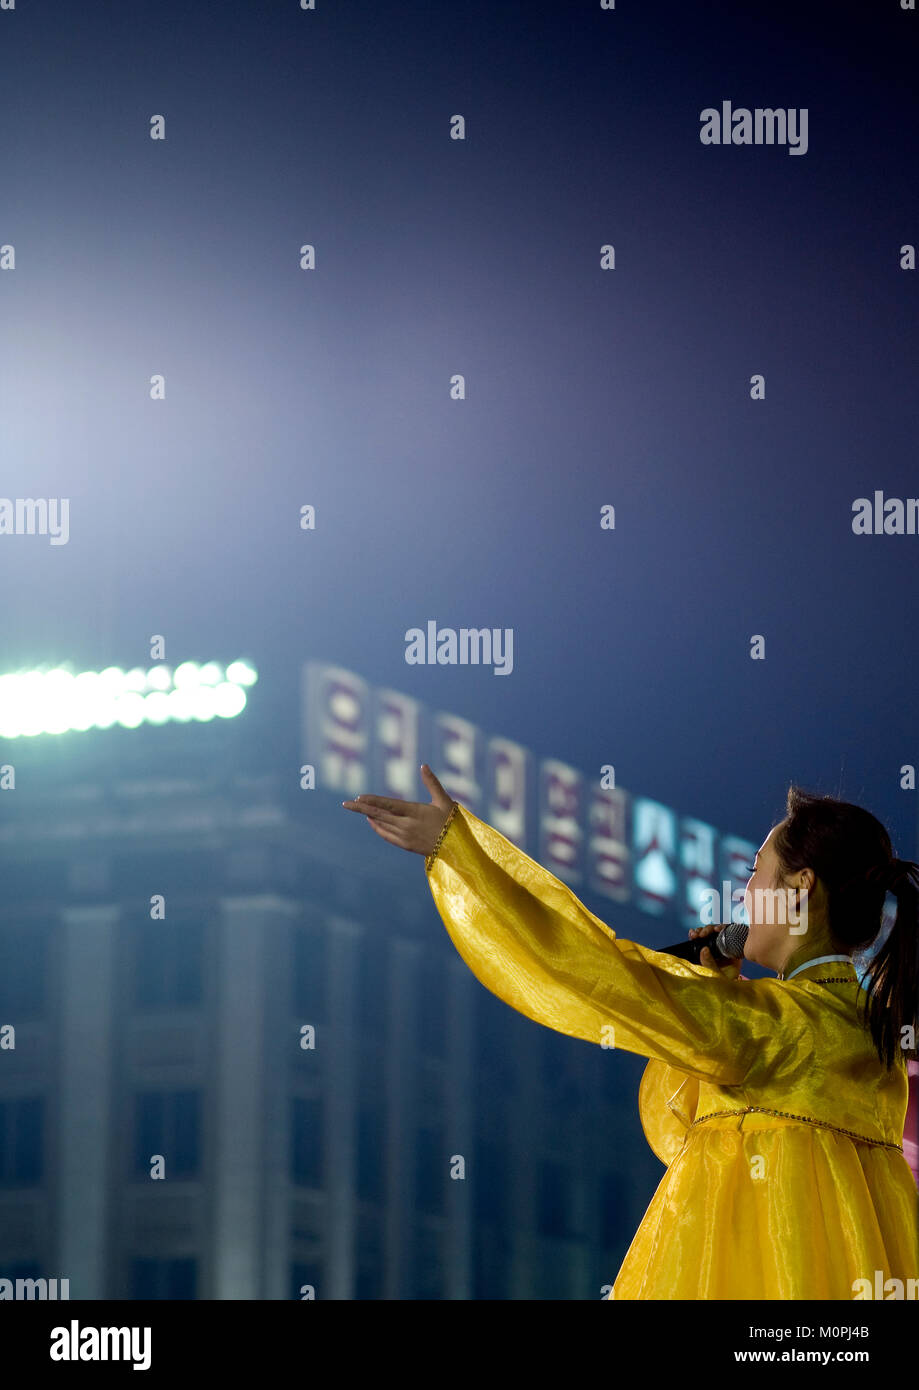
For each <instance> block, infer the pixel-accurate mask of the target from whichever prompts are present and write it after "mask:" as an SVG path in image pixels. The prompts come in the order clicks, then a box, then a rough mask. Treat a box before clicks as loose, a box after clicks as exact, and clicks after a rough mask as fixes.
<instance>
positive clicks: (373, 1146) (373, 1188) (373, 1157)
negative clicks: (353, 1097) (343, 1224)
mask: <svg viewBox="0 0 919 1390" xmlns="http://www.w3.org/2000/svg"><path fill="white" fill-rule="evenodd" d="M385 1163H386V1153H385V1149H384V1147H383V1107H382V1106H381V1105H368V1104H367V1103H366V1102H365V1103H363V1104H361V1105H360V1106H359V1107H358V1112H357V1199H358V1201H359V1202H377V1203H379V1202H382V1201H383V1194H384V1177H385V1171H384V1169H385Z"/></svg>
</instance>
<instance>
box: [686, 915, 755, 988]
mask: <svg viewBox="0 0 919 1390" xmlns="http://www.w3.org/2000/svg"><path fill="white" fill-rule="evenodd" d="M720 930H721V923H720V922H715V923H713V924H712V925H711V926H710V927H693V928H692V929H691V931H690V933H689V935H690V936H711V934H712V932H718V931H720ZM699 964H700V965H705V966H707V967H708V969H709V970H718V971H719V972H720V973H721V974H722V975H724V976H725V977H726V978H727V979H729V980H736V979H737V976H738V975H739V974H740V967H741V965H742V961H739V960H729V961H727V962H726V964H724V965H721V964H720V963H719V962H718V961H716V960H715V957H714V956H713V955H712V953H711V951H710V950H709V949H708V947H707V946H703V947H702V953H701V955H700V956H699Z"/></svg>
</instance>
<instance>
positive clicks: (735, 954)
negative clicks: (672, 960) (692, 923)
mask: <svg viewBox="0 0 919 1390" xmlns="http://www.w3.org/2000/svg"><path fill="white" fill-rule="evenodd" d="M749 932H750V928H749V927H748V925H747V923H746V922H728V924H727V926H724V927H722V928H721V929H720V930H719V931H717V932H709V934H708V936H694V937H692V938H691V939H690V940H689V941H679V942H677V944H676V946H661V948H660V949H661V951H662V953H663V954H664V955H665V956H679V957H680V959H681V960H688V961H692V963H693V964H694V965H700V964H701V961H700V960H699V957H700V956H701V954H702V948H703V947H704V946H707V947H708V949H709V950H710V951H711V953H712V955H713V956H714V957H715V960H716V961H717V962H718V964H719V965H726V964H727V962H728V961H734V960H743V948H744V946H745V945H746V941H747V936H748V935H749Z"/></svg>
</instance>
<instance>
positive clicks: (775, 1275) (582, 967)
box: [425, 802, 919, 1301]
mask: <svg viewBox="0 0 919 1390" xmlns="http://www.w3.org/2000/svg"><path fill="white" fill-rule="evenodd" d="M425 872H426V875H427V879H428V884H429V886H430V889H431V893H432V895H433V898H434V902H435V905H436V907H437V910H438V912H439V913H440V916H441V918H442V919H443V922H444V925H445V926H446V928H447V932H448V934H449V936H450V938H451V940H452V941H453V944H454V945H455V946H456V949H457V951H458V952H459V954H460V955H461V957H462V958H463V960H464V961H465V962H466V964H467V965H468V966H469V969H470V970H471V971H472V973H473V974H474V975H475V976H476V978H477V979H478V980H479V981H480V982H481V983H482V984H483V985H485V987H486V988H487V989H489V990H490V991H491V992H492V994H495V995H497V996H498V998H499V999H502V1000H504V1002H505V1003H506V1004H509V1005H510V1006H511V1007H512V1008H514V1009H516V1010H518V1012H520V1013H522V1014H525V1015H526V1017H527V1018H530V1019H533V1020H534V1021H535V1022H537V1023H541V1024H543V1025H544V1026H545V1027H547V1028H552V1029H554V1030H555V1031H556V1032H558V1033H566V1034H568V1035H569V1036H570V1037H575V1038H585V1039H587V1041H589V1042H594V1043H597V1044H598V1045H599V1046H607V1047H608V1046H615V1047H617V1048H621V1049H623V1050H624V1051H626V1052H633V1053H637V1054H638V1055H639V1056H642V1057H647V1058H648V1059H649V1061H648V1065H647V1067H646V1069H645V1072H644V1074H643V1077H642V1082H641V1086H640V1088H639V1111H640V1115H641V1122H642V1127H643V1129H644V1132H645V1135H646V1137H647V1140H648V1143H649V1144H650V1146H651V1148H652V1149H653V1151H654V1153H655V1154H656V1155H657V1156H658V1158H659V1159H660V1160H661V1162H662V1163H664V1164H665V1165H666V1166H667V1171H666V1173H665V1174H664V1176H663V1178H662V1179H661V1182H660V1185H659V1187H658V1188H657V1191H656V1192H655V1194H654V1196H653V1198H652V1200H651V1203H650V1205H649V1206H648V1209H647V1211H646V1212H645V1215H644V1217H643V1218H642V1221H641V1225H640V1226H639V1228H638V1231H637V1232H636V1234H635V1237H634V1239H633V1240H632V1243H631V1245H630V1246H629V1249H628V1251H627V1253H626V1255H625V1258H624V1260H623V1262H622V1265H621V1267H620V1269H619V1273H618V1275H617V1277H616V1280H615V1283H614V1285H613V1288H612V1292H611V1293H610V1294H609V1298H610V1299H617V1300H619V1299H821V1300H822V1299H846V1300H849V1301H852V1300H853V1299H856V1300H857V1299H859V1298H865V1297H867V1298H895V1297H910V1296H911V1297H913V1298H915V1297H917V1285H915V1284H913V1285H912V1286H910V1285H909V1284H908V1283H907V1281H908V1280H919V1235H917V1217H919V1211H917V1191H916V1183H915V1180H914V1178H913V1174H912V1171H911V1169H910V1167H909V1164H908V1163H907V1161H906V1159H905V1157H904V1155H903V1151H902V1144H903V1128H904V1121H905V1118H906V1108H907V1100H908V1082H907V1070H906V1064H905V1061H904V1062H903V1063H902V1064H901V1063H900V1061H899V1060H898V1061H897V1063H896V1064H895V1066H894V1067H893V1068H892V1069H890V1070H888V1069H886V1068H884V1067H883V1065H882V1064H881V1063H880V1061H879V1059H878V1056H877V1053H876V1051H875V1048H874V1044H873V1042H872V1039H871V1035H870V1033H869V1031H868V1029H867V1028H866V1026H865V1025H864V1023H863V1022H862V1021H861V1019H860V1018H857V1017H856V1012H855V1006H856V999H857V996H858V994H859V988H860V987H859V984H858V980H857V976H856V972H855V968H854V966H853V965H852V964H851V962H849V961H846V962H833V963H832V964H829V965H827V964H822V965H821V964H817V965H811V966H808V967H807V968H806V969H805V970H803V971H801V973H800V974H796V975H795V977H794V979H793V980H779V979H777V978H776V979H771V978H769V979H760V980H743V979H738V980H731V979H729V978H726V977H724V976H722V975H721V974H720V973H719V972H718V971H717V970H713V969H708V968H707V967H705V966H702V965H693V964H691V963H689V962H688V961H683V960H679V959H678V958H677V957H675V956H669V955H665V954H663V953H662V952H660V951H653V950H651V949H650V948H649V947H646V946H640V945H638V944H637V943H636V942H634V941H625V940H622V939H620V938H619V937H617V936H616V933H615V932H614V931H613V930H612V929H611V928H610V927H608V926H606V925H605V924H604V923H603V922H601V921H600V920H599V918H597V917H595V916H594V915H593V914H592V913H591V912H589V911H588V909H587V908H586V907H585V906H584V905H583V903H581V902H580V901H579V900H578V899H577V898H576V897H575V895H574V893H573V892H572V891H571V889H570V888H568V887H567V885H566V884H564V883H562V882H561V881H560V880H559V879H557V878H556V877H555V876H554V875H553V874H551V873H549V871H548V870H547V869H544V868H543V867H542V866H541V865H540V864H538V863H536V862H535V860H533V859H531V858H529V856H528V855H526V854H524V853H523V852H522V851H521V850H519V849H518V848H517V847H516V846H515V845H514V844H513V843H512V842H511V841H510V840H508V839H506V838H505V837H504V836H503V835H502V834H500V832H499V831H497V830H495V829H494V828H493V827H492V826H490V825H487V824H486V823H485V822H484V821H482V820H480V819H479V818H478V817H477V816H475V815H474V814H473V813H472V812H471V811H469V810H468V809H467V808H466V807H465V806H462V805H460V803H459V802H454V805H453V807H452V808H451V811H450V815H449V817H448V819H447V821H446V823H445V824H444V827H443V830H442V831H441V836H440V839H439V841H438V843H437V845H436V846H435V848H434V850H433V851H432V852H431V854H430V855H428V856H427V857H426V860H425ZM825 980H831V981H832V983H822V981H825ZM897 1280H899V1281H902V1283H901V1286H900V1291H899V1292H898V1285H897V1284H896V1282H894V1281H897ZM859 1281H868V1282H867V1285H866V1284H865V1283H864V1282H859ZM888 1281H890V1282H888ZM911 1288H912V1293H910V1289H911ZM869 1290H870V1291H869Z"/></svg>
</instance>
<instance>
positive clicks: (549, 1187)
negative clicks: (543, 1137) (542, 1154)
mask: <svg viewBox="0 0 919 1390" xmlns="http://www.w3.org/2000/svg"><path fill="white" fill-rule="evenodd" d="M571 1196H572V1193H571V1172H570V1170H569V1169H567V1168H564V1167H563V1166H562V1164H560V1163H552V1162H544V1163H540V1165H539V1176H538V1183H537V1189H536V1229H537V1231H538V1232H539V1234H540V1235H542V1236H555V1237H558V1238H565V1237H571V1236H573V1235H574V1234H575V1230H574V1223H573V1214H572V1210H571Z"/></svg>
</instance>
